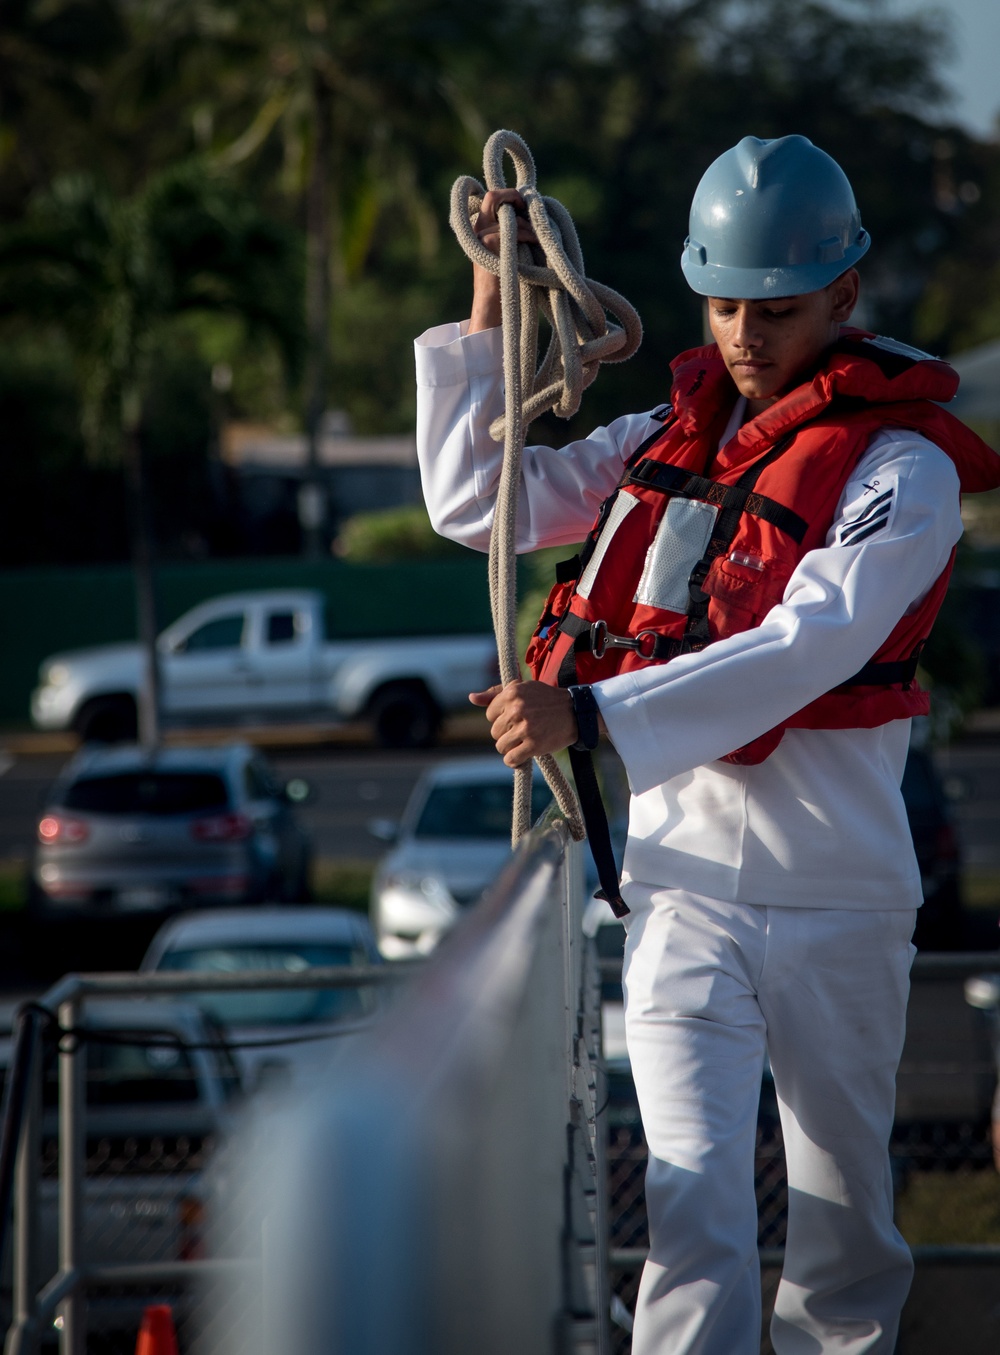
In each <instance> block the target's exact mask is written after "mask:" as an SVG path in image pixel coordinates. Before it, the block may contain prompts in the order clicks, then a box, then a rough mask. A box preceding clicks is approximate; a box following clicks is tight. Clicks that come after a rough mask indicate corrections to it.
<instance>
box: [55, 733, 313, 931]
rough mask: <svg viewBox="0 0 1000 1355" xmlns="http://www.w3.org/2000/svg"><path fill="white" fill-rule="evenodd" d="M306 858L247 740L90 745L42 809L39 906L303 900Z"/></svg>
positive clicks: (168, 906) (266, 768)
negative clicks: (208, 744)
mask: <svg viewBox="0 0 1000 1355" xmlns="http://www.w3.org/2000/svg"><path fill="white" fill-rule="evenodd" d="M305 789H307V788H305V786H304V783H301V782H300V783H297V790H298V793H299V795H300V797H301V795H302V794H303V793H304V791H305ZM309 860H310V845H309V840H308V838H307V836H306V834H305V832H304V831H303V829H302V828H301V827H300V826H299V824H298V822H297V820H296V818H295V814H294V812H293V807H292V804H291V802H290V799H289V796H288V793H287V792H286V790H285V789H284V788H283V787H282V786H281V784H280V783H279V781H278V779H277V777H276V776H275V773H274V771H273V770H272V768H271V767H270V765H269V764H268V762H267V761H266V759H265V758H263V757H262V756H261V754H260V753H258V752H257V751H256V750H254V749H253V748H250V747H249V746H248V745H246V744H232V745H229V746H227V747H221V748H159V749H156V750H155V751H152V752H151V751H149V750H147V749H143V748H140V747H136V746H134V745H128V746H121V747H115V748H103V747H98V746H92V747H87V748H85V749H83V750H82V751H81V752H80V753H78V754H77V755H76V756H75V757H74V758H73V759H72V760H71V761H70V762H69V763H68V764H67V766H66V768H65V769H64V771H63V772H62V774H61V775H60V776H59V778H58V780H57V781H56V783H55V785H54V786H53V788H52V790H51V792H50V793H49V795H48V797H47V799H46V802H45V807H44V809H43V810H42V812H41V814H40V816H39V819H38V845H37V848H36V852H35V862H34V867H33V871H32V886H33V887H32V908H33V911H34V913H35V916H36V917H37V918H41V919H43V920H44V919H45V918H64V919H65V918H70V917H77V918H86V917H102V916H103V917H106V916H108V915H109V914H111V913H118V914H121V913H133V914H135V913H147V914H149V913H167V912H171V911H176V910H177V909H179V908H184V907H187V908H190V907H192V906H193V905H200V906H209V905H211V904H221V903H231V904H239V903H247V902H250V901H253V900H258V899H260V900H264V899H269V900H275V901H289V902H292V901H299V900H301V899H302V898H303V897H304V896H305V893H306V889H307V885H308V874H309Z"/></svg>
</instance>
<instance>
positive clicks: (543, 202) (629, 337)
mask: <svg viewBox="0 0 1000 1355" xmlns="http://www.w3.org/2000/svg"><path fill="white" fill-rule="evenodd" d="M505 154H506V155H509V156H510V158H511V160H512V161H513V164H514V170H515V174H516V176H517V188H518V192H519V193H520V194H521V196H522V197H523V199H524V202H525V205H526V207H527V209H528V219H529V221H530V223H531V226H532V229H533V230H534V232H535V235H536V237H537V239H538V250H537V251H535V250H534V248H533V247H532V246H530V245H527V244H522V245H520V246H518V242H517V218H516V216H515V212H514V208H513V207H512V206H511V205H510V204H509V203H504V204H503V205H502V206H501V207H500V209H499V212H498V214H497V216H498V222H499V229H500V253H499V256H497V255H496V254H494V253H493V252H492V251H491V250H489V249H487V248H486V246H485V245H484V244H483V243H482V241H481V240H480V239H479V237H478V236H477V235H476V232H475V222H476V220H477V218H478V215H479V209H480V207H481V206H482V201H483V197H484V196H485V193H486V189H484V188H483V186H482V184H481V183H480V182H479V181H478V180H477V179H474V178H472V177H471V176H469V175H463V176H462V177H461V178H459V179H456V181H455V183H454V186H453V187H452V190H451V214H450V221H451V228H452V230H453V231H454V232H455V235H456V236H457V237H458V242H459V244H460V245H461V246H462V249H463V250H464V251H465V253H466V254H467V255H468V257H469V259H471V260H472V262H473V263H475V264H478V265H479V267H480V268H485V269H488V270H489V272H491V273H495V274H498V275H499V278H500V300H501V305H502V308H503V374H504V390H505V401H504V414H503V417H502V418H499V419H497V420H495V421H494V423H493V424H492V425H491V427H490V436H491V437H492V438H493V439H494V441H496V442H500V441H502V442H503V444H504V456H503V469H502V471H501V475H500V484H499V488H498V491H497V502H496V509H495V513H494V518H493V527H492V530H491V533H490V557H489V580H490V607H491V610H492V613H493V629H494V631H495V633H496V638H497V652H498V655H499V658H500V680H501V682H502V683H503V684H504V685H506V684H507V683H508V682H514V681H516V680H517V679H518V678H520V676H521V665H520V661H519V655H518V652H517V639H516V621H517V578H516V558H515V544H516V539H517V504H518V495H519V491H520V485H521V459H522V455H523V452H524V439H525V434H526V433H527V430H528V427H529V425H530V424H531V423H532V421H533V420H534V419H536V418H537V417H538V416H539V414H542V413H544V412H545V411H546V410H548V409H551V410H552V411H553V413H555V414H558V415H559V416H560V417H561V418H564V419H568V418H570V417H571V416H572V415H573V414H575V413H576V411H577V410H578V409H579V407H580V399H581V397H582V395H583V392H584V391H585V390H586V389H587V387H588V386H589V385H590V384H591V382H592V381H593V380H594V379H595V377H596V376H597V372H598V369H599V367H600V364H601V363H602V362H624V361H625V359H626V358H630V357H631V356H632V354H633V353H634V352H635V350H636V349H637V348H638V347H639V344H640V342H641V341H642V323H641V321H640V320H639V316H638V315H637V314H636V312H635V310H634V309H633V307H632V306H631V305H629V303H628V302H627V301H626V300H625V298H624V297H622V296H619V295H618V293H617V292H615V291H613V290H612V289H611V288H610V287H605V286H604V285H603V283H600V282H594V281H593V280H592V279H591V278H588V277H587V276H586V274H585V273H584V265H583V252H582V250H581V249H580V241H579V238H578V237H577V233H576V228H575V226H574V225H573V220H572V218H571V216H570V214H569V212H568V211H567V210H566V208H565V207H564V206H563V205H562V203H561V202H558V201H557V200H556V199H555V198H549V197H543V196H542V194H540V193H539V192H538V190H537V188H536V186H535V178H536V172H535V161H534V159H533V157H532V154H531V151H530V150H529V149H528V147H527V146H526V145H525V143H524V141H522V139H521V138H520V137H519V136H518V135H517V133H516V132H508V131H503V130H501V131H497V132H494V133H493V135H492V136H491V137H490V139H489V140H488V141H487V143H486V148H485V150H484V152H483V172H484V176H485V179H486V185H487V188H488V189H491V190H495V189H501V188H504V187H506V181H505V178H504V168H503V158H504V155H505ZM536 253H538V254H540V255H541V260H539V259H538V258H537V257H536ZM539 312H541V313H542V314H543V315H544V316H545V317H546V319H547V320H548V322H549V324H550V325H551V326H552V338H551V340H550V342H549V346H548V349H547V350H546V353H545V356H544V358H543V359H542V361H541V364H540V365H539V366H538V367H537V369H536V365H535V364H536V362H537V361H538V316H539ZM606 312H608V313H610V314H611V315H612V316H614V318H615V320H617V321H618V322H619V323H618V324H614V323H610V322H609V320H608V315H607V314H606ZM538 765H539V767H540V768H541V770H542V773H543V775H544V777H545V779H546V781H547V782H548V784H549V786H550V788H551V790H552V794H553V795H554V796H555V799H556V803H557V804H558V806H559V808H560V809H561V811H562V812H563V814H564V815H565V817H566V820H567V822H568V825H569V830H570V833H571V834H572V836H573V837H574V838H575V839H576V840H577V841H579V840H581V839H582V838H583V837H585V836H586V830H585V829H584V825H583V817H582V815H581V813H580V807H579V805H578V803H577V799H576V795H575V794H574V792H573V788H572V787H571V786H570V784H569V782H568V781H567V780H566V777H565V776H564V775H563V773H562V771H561V770H560V768H559V765H558V764H557V762H556V760H555V758H554V757H552V756H551V755H550V754H546V755H545V756H543V757H540V758H538ZM530 827H531V766H530V764H529V765H528V766H526V767H519V768H517V769H516V771H515V773H514V816H513V824H512V828H511V837H512V839H513V841H514V843H515V844H516V843H517V841H518V839H519V838H520V837H522V836H523V835H524V834H525V833H526V832H527V831H528V829H529V828H530Z"/></svg>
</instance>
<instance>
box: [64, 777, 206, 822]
mask: <svg viewBox="0 0 1000 1355" xmlns="http://www.w3.org/2000/svg"><path fill="white" fill-rule="evenodd" d="M62 804H63V805H64V806H65V808H66V809H76V810H82V811H83V812H84V813H85V814H198V813H204V812H205V811H206V810H212V809H226V808H227V807H228V805H229V795H228V792H227V790H226V783H225V781H223V779H222V777H221V776H218V775H216V774H215V773H214V772H118V773H116V774H115V775H112V776H87V777H82V778H81V779H80V780H79V781H74V782H73V784H72V785H70V786H68V787H67V788H66V791H65V793H64V794H63V796H62Z"/></svg>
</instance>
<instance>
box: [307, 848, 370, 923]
mask: <svg viewBox="0 0 1000 1355" xmlns="http://www.w3.org/2000/svg"><path fill="white" fill-rule="evenodd" d="M374 869H375V868H374V866H373V865H372V863H371V862H370V861H353V860H350V859H349V858H339V857H320V858H318V859H317V860H316V861H314V862H313V867H312V875H311V877H310V882H309V892H310V894H311V896H312V899H313V901H314V902H315V903H323V904H326V905H327V906H328V907H331V908H353V909H354V910H355V911H356V912H358V913H367V912H368V901H369V896H370V894H371V887H372V875H373V873H374Z"/></svg>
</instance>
